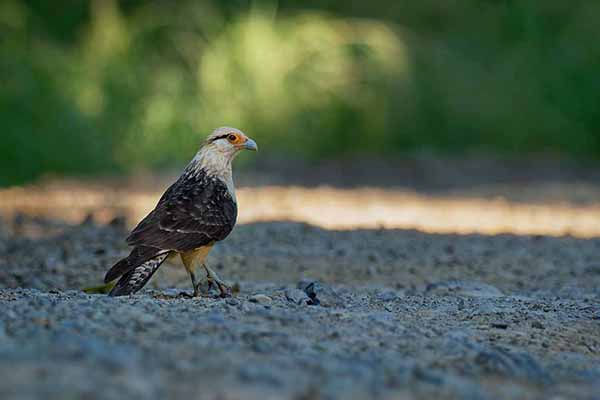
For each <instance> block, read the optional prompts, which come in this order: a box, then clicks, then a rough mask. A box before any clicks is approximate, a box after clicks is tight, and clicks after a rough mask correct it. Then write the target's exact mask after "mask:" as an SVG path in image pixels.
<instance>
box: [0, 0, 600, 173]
mask: <svg viewBox="0 0 600 400" xmlns="http://www.w3.org/2000/svg"><path fill="white" fill-rule="evenodd" d="M599 19H600V3H598V2H597V1H590V0H574V1H570V2H564V1H558V0H546V1H539V0H518V1H511V0H502V1H492V0H488V1H483V0H453V1H437V0H423V1H408V0H407V1H390V0H372V1H369V2H367V3H365V2H363V1H344V2H337V1H328V0H322V1H303V2H295V1H286V0H281V1H275V0H270V1H244V0H236V1H211V0H203V1H185V0H183V1H178V2H177V6H174V4H173V2H170V1H160V0H154V1H149V0H146V1H141V0H139V1H117V0H95V1H77V2H73V1H52V2H49V1H33V0H4V1H2V2H1V3H0V71H1V73H2V76H3V77H4V78H3V83H2V87H1V90H0V119H1V120H2V140H1V141H0V153H1V154H2V157H0V184H1V185H12V184H21V183H24V182H27V181H31V180H33V179H36V178H38V177H40V176H42V175H47V174H60V175H62V174H67V175H82V174H86V175H114V174H124V173H130V172H132V171H140V170H147V169H151V170H156V169H161V168H164V167H167V166H168V167H177V168H179V167H181V166H182V165H183V164H184V163H185V162H186V161H187V160H188V159H190V158H191V156H192V155H193V153H194V152H195V150H196V148H197V147H198V144H199V143H200V141H201V139H202V138H203V137H204V136H205V135H206V134H207V133H208V132H210V131H211V130H212V129H213V128H214V127H216V126H221V125H231V126H236V127H240V128H241V129H242V130H244V131H245V132H247V133H248V134H249V135H251V136H252V137H254V138H256V140H257V141H258V142H259V144H260V146H261V149H262V150H263V153H261V155H260V159H261V160H264V159H265V158H277V157H279V158H280V159H285V160H289V159H297V160H304V161H307V160H308V162H309V163H315V162H319V161H323V160H331V159H348V158H352V157H365V156H371V157H377V158H380V159H381V158H382V157H383V158H387V159H393V158H396V157H398V156H406V155H411V154H412V155H414V154H423V153H424V152H425V153H427V154H429V153H433V154H441V155H454V156H464V155H465V154H472V153H473V152H475V153H478V154H494V155H500V156H502V157H512V156H520V157H528V156H530V155H532V154H534V155H540V154H544V155H550V156H552V157H554V156H560V157H569V158H576V159H580V160H581V159H597V158H598V157H600V134H599V133H598V129H599V128H600V111H599V108H598V104H600V74H598V70H600V46H598V45H597V38H598V37H600V24H598V23H597V21H598V20H599ZM244 162H246V163H251V162H253V161H252V160H251V159H250V158H245V159H244V161H242V163H244Z"/></svg>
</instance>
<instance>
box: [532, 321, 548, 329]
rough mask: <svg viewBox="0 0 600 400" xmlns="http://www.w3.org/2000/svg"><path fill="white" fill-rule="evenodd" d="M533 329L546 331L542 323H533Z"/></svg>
mask: <svg viewBox="0 0 600 400" xmlns="http://www.w3.org/2000/svg"><path fill="white" fill-rule="evenodd" d="M531 327H532V328H535V329H544V328H545V327H544V324H542V323H541V322H540V321H533V322H532V323H531Z"/></svg>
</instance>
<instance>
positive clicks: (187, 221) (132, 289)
mask: <svg viewBox="0 0 600 400" xmlns="http://www.w3.org/2000/svg"><path fill="white" fill-rule="evenodd" d="M242 150H253V151H258V146H257V144H256V142H255V141H254V140H252V139H250V138H249V137H248V136H246V135H245V134H244V133H243V132H242V131H240V130H239V129H236V128H230V127H220V128H217V129H215V130H214V131H213V132H212V133H211V134H210V135H208V137H207V138H206V140H205V141H204V142H203V143H202V145H201V146H200V149H199V150H198V152H197V153H196V155H195V156H194V158H193V159H192V160H191V161H190V162H189V164H188V165H187V166H186V167H185V169H184V170H183V172H182V174H181V176H180V177H179V178H178V179H177V180H176V181H175V183H173V184H172V185H171V186H170V187H169V188H168V189H167V190H166V191H165V193H164V194H163V195H162V196H161V198H160V200H159V201H158V204H157V205H156V207H155V208H154V209H153V210H152V211H151V212H150V213H149V214H148V215H147V216H146V217H145V218H144V219H142V220H141V221H140V222H139V223H138V225H137V226H136V227H135V228H134V229H133V230H132V231H131V233H130V234H129V236H128V237H127V239H126V242H127V244H128V245H129V246H132V247H133V248H132V250H131V253H130V254H129V255H128V256H127V257H125V258H123V259H121V260H120V261H118V262H117V263H116V264H114V265H113V267H112V268H110V270H109V271H108V272H107V273H106V275H105V276H104V282H105V283H110V282H112V281H114V280H116V279H117V278H120V279H119V280H118V281H117V283H116V284H115V285H114V286H113V288H112V290H111V291H110V292H109V296H123V295H129V294H133V293H136V292H138V291H139V290H140V289H142V288H143V287H144V286H145V285H146V283H148V281H149V280H150V278H151V277H152V275H154V273H155V272H156V271H157V270H158V268H159V267H160V266H161V265H162V263H163V262H164V261H165V260H166V259H168V258H176V257H177V256H179V258H180V259H181V262H182V263H183V266H184V267H185V269H186V270H187V272H188V274H189V276H190V279H191V282H192V287H193V296H194V297H197V296H200V295H201V293H200V288H199V282H198V281H197V279H196V267H197V266H198V265H202V267H203V268H204V269H205V271H206V275H207V279H208V282H209V284H211V285H212V284H215V285H216V286H217V287H218V288H219V291H220V294H221V296H223V297H225V296H227V295H229V290H230V288H229V286H228V285H227V284H226V283H225V282H224V281H223V280H222V279H221V278H220V277H219V276H218V275H217V274H216V273H215V272H214V271H213V270H212V269H211V268H210V267H209V266H208V265H207V264H206V257H207V255H208V253H209V252H210V250H211V249H212V248H213V246H214V245H215V243H217V242H219V241H222V240H224V239H225V238H226V237H227V236H228V235H229V234H230V233H231V231H232V230H233V228H234V226H235V223H236V220H237V212H238V209H237V200H236V194H235V186H234V184H233V175H232V167H231V164H232V161H233V159H234V158H235V157H236V156H237V155H238V154H239V153H240V151H242Z"/></svg>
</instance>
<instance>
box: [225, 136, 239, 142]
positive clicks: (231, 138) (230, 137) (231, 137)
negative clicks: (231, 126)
mask: <svg viewBox="0 0 600 400" xmlns="http://www.w3.org/2000/svg"><path fill="white" fill-rule="evenodd" d="M227 139H229V141H230V142H235V141H236V140H237V136H235V135H229V136H227Z"/></svg>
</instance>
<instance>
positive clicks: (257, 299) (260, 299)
mask: <svg viewBox="0 0 600 400" xmlns="http://www.w3.org/2000/svg"><path fill="white" fill-rule="evenodd" d="M248 301H250V302H252V303H257V304H262V305H265V306H268V305H271V303H272V302H273V299H271V298H270V297H269V296H267V295H264V294H260V293H259V294H255V295H254V296H251V297H250V298H249V299H248Z"/></svg>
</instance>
